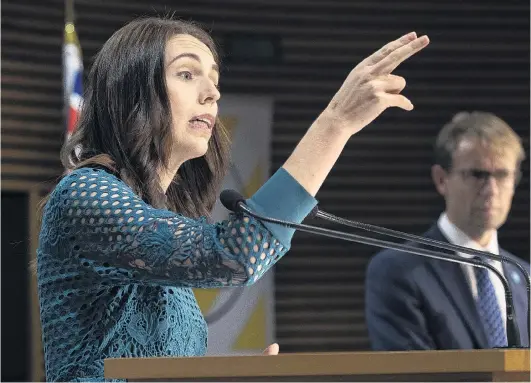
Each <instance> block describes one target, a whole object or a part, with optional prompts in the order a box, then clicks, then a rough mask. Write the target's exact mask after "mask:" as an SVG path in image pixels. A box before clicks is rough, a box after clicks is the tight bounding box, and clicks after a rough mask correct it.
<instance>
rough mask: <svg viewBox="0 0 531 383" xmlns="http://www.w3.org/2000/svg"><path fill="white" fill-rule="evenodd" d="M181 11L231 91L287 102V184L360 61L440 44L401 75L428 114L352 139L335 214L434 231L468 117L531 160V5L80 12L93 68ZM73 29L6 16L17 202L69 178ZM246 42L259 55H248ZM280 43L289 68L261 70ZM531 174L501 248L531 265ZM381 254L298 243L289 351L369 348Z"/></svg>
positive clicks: (85, 5) (282, 297) (36, 6)
mask: <svg viewBox="0 0 531 383" xmlns="http://www.w3.org/2000/svg"><path fill="white" fill-rule="evenodd" d="M168 11H175V14H176V15H179V16H181V17H182V18H184V19H194V20H196V21H199V22H201V23H203V25H204V26H205V27H207V28H208V29H210V30H212V32H213V35H214V36H215V38H216V39H217V41H218V42H219V43H220V44H221V45H222V52H223V54H224V55H226V56H227V59H226V66H225V69H224V71H223V77H222V82H221V85H222V91H223V92H229V93H230V92H237V93H246V92H247V93H250V94H268V95H272V96H274V98H275V115H274V127H273V144H272V153H273V158H272V161H273V167H272V168H273V170H276V169H277V168H278V167H279V166H281V165H282V163H283V161H284V160H285V159H286V158H287V156H288V155H289V154H290V152H291V151H292V150H293V148H294V147H295V145H296V143H297V141H298V140H299V139H300V138H301V136H302V135H303V134H304V132H305V130H306V129H307V127H308V126H309V124H311V122H312V120H313V119H314V118H315V117H316V116H317V115H318V113H319V112H320V111H321V110H322V109H323V108H324V107H325V106H326V104H327V102H328V101H329V100H330V98H331V97H332V95H333V94H334V92H335V91H336V90H337V89H338V87H339V86H340V85H341V83H342V81H343V80H344V78H345V77H346V75H347V74H348V72H349V71H350V69H351V68H352V67H353V66H354V65H355V64H356V63H358V62H359V61H360V60H362V59H363V58H364V57H365V56H367V55H368V54H370V53H371V52H372V51H374V50H375V49H377V48H379V47H380V46H381V45H383V44H384V43H386V42H387V41H389V40H391V39H393V38H395V37H397V36H399V35H401V34H403V33H405V32H408V31H410V30H415V31H417V33H419V34H421V33H427V34H429V36H430V38H431V40H432V44H431V46H430V47H429V48H428V49H427V50H426V51H425V52H422V54H420V55H418V56H417V57H415V58H413V59H411V60H410V61H408V62H406V63H405V64H404V65H402V66H401V67H400V68H399V69H398V70H397V73H398V74H400V75H403V76H405V77H406V79H407V80H408V86H407V88H406V91H405V93H406V94H407V95H408V97H410V99H411V100H412V101H413V103H414V104H415V107H416V108H415V111H413V112H410V113H406V112H403V111H399V110H390V111H386V112H385V113H384V115H383V116H382V117H381V118H379V119H378V120H377V121H376V122H375V123H374V124H372V125H371V126H370V127H368V128H367V129H365V130H364V131H363V132H361V133H360V134H359V135H357V136H356V137H355V138H353V139H352V140H351V142H350V143H349V144H348V146H347V147H346V149H345V151H344V154H343V156H342V157H341V159H340V160H339V162H338V163H337V165H336V167H335V168H334V170H333V171H332V173H331V174H330V177H329V178H328V180H327V182H326V183H325V185H324V187H323V188H322V190H321V191H320V193H319V194H318V199H319V201H320V205H321V207H322V208H323V209H324V210H326V211H329V212H331V213H335V214H338V215H341V216H344V217H347V218H352V219H357V220H362V221H365V222H368V223H373V224H379V225H384V226H386V227H390V228H394V229H398V230H403V231H408V232H412V233H422V232H423V231H424V230H425V229H427V227H429V226H430V225H431V224H432V223H433V222H434V221H435V220H436V219H437V217H438V214H439V213H440V211H441V209H442V208H443V202H442V201H441V199H440V198H439V196H438V195H437V194H436V192H435V190H434V187H433V185H432V182H431V179H430V173H429V169H430V165H431V161H432V145H433V142H434V138H435V135H436V134H437V132H438V130H439V129H440V127H441V126H442V125H443V124H444V123H445V122H446V121H448V120H449V119H450V118H451V116H452V115H453V114H454V113H456V112H458V111H460V110H486V111H491V112H494V113H496V114H498V115H500V116H501V117H502V118H504V119H505V120H506V121H507V122H508V123H509V124H510V125H511V126H512V127H513V128H514V129H515V130H516V131H517V132H518V133H519V134H520V135H521V136H522V138H523V140H524V144H525V149H526V152H527V153H529V53H530V52H529V2H528V1H504V2H501V1H493V0H482V1H459V0H450V1H445V2H439V1H435V0H424V1H419V0H405V1H401V2H396V1H391V0H374V1H368V0H360V1H339V0H330V1H324V0H322V1H321V0H320V1H302V0H282V1H281V0H253V1H244V0H224V1H222V2H219V1H213V0H194V1H191V0H182V1H160V0H159V1H149V2H148V1H145V0H136V1H125V0H122V1H120V0H107V1H89V0H84V1H76V14H77V22H76V25H77V29H78V34H79V38H80V41H81V45H82V49H83V57H84V61H85V67H86V68H88V67H89V66H90V63H91V59H92V57H93V56H94V54H95V53H96V51H97V50H98V49H99V47H101V45H102V44H103V42H104V41H105V40H106V39H107V38H108V37H109V36H110V35H111V33H112V32H113V31H115V30H116V29H117V28H119V27H120V26H121V25H123V24H124V23H126V22H127V21H128V20H130V19H131V18H133V17H136V16H140V15H146V14H155V13H156V14H163V13H165V12H168ZM63 20H64V4H63V1H58V0H52V1H47V2H41V1H36V0H34V1H29V0H17V1H15V0H10V1H4V2H3V23H2V36H1V39H2V96H1V97H2V162H3V164H2V187H3V188H11V189H13V188H15V189H27V188H33V187H35V186H37V187H39V186H40V187H45V186H46V185H47V183H48V182H52V183H53V181H54V179H55V177H57V176H58V175H59V174H60V172H61V167H60V164H59V162H58V156H57V155H58V151H59V148H60V145H61V143H62V140H63V131H64V129H63V122H62V114H61V110H62V105H63V100H62V93H61V45H62V29H63ZM242 38H244V39H250V40H251V41H255V42H256V43H255V44H251V45H249V46H245V45H244V46H243V48H242V47H241V46H239V45H238V42H239V41H241V39H242ZM258 41H260V42H265V43H264V44H265V45H259V44H258V43H257V42H258ZM268 44H269V47H270V48H271V50H272V51H273V52H275V53H276V55H275V56H274V57H272V58H270V59H266V58H263V59H254V60H253V59H252V58H250V57H247V55H248V54H249V52H250V51H251V50H254V51H255V53H256V54H257V55H260V54H265V53H267V51H268V50H267V47H268ZM264 46H265V47H266V48H264ZM231 54H232V55H234V56H233V58H232V59H230V55H231ZM523 170H524V175H525V176H524V178H523V181H522V183H521V184H520V185H519V187H518V190H517V192H516V194H515V197H514V203H513V209H512V212H511V214H510V217H509V220H508V222H507V224H506V225H505V226H503V228H502V229H501V230H500V242H501V244H502V246H504V247H505V248H506V249H507V250H509V251H511V252H513V253H515V254H517V255H519V256H520V257H522V258H524V259H527V260H529V177H528V175H529V160H526V161H525V163H524V169H523ZM376 250H377V249H375V248H371V247H368V246H364V245H357V244H348V243H342V242H338V241H335V240H328V239H322V238H316V237H312V236H310V235H307V234H303V233H298V234H296V237H295V239H294V242H293V250H292V251H291V252H290V254H289V256H287V257H286V258H285V259H283V260H282V262H280V264H278V266H277V267H276V310H277V314H276V320H277V338H278V341H279V342H280V344H281V351H283V352H294V351H333V350H334V351H337V350H360V349H367V348H368V346H369V344H368V340H367V334H366V327H365V323H364V318H363V307H364V298H363V295H364V294H363V292H364V287H363V280H364V273H365V267H366V265H367V261H368V259H369V258H370V256H371V255H372V254H374V252H375V251H376Z"/></svg>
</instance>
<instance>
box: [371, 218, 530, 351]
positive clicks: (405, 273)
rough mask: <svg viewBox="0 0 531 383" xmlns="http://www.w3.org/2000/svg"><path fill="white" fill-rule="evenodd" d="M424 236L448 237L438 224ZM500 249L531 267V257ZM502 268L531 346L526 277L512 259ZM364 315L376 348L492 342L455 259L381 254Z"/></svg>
mask: <svg viewBox="0 0 531 383" xmlns="http://www.w3.org/2000/svg"><path fill="white" fill-rule="evenodd" d="M423 236H424V237H426V238H431V239H435V240H437V241H444V242H448V240H447V239H446V238H445V237H444V236H443V234H442V233H441V231H440V230H439V228H438V227H437V225H434V226H432V227H431V229H430V230H428V231H427V232H426V233H424V235H423ZM408 245H413V246H417V247H419V245H415V244H412V243H408ZM420 246H422V247H424V246H423V245H420ZM428 248H429V247H428ZM500 255H504V256H506V257H508V258H512V259H514V260H515V261H519V262H520V263H521V264H522V265H523V266H524V267H525V268H526V269H527V270H528V271H529V264H528V263H526V262H524V261H522V260H521V259H519V258H517V257H515V256H514V255H512V254H510V253H508V252H507V251H504V250H502V249H500ZM503 271H504V275H505V277H506V279H507V280H508V282H509V285H510V287H511V291H512V294H513V301H514V306H515V311H516V319H517V323H518V327H519V330H520V338H521V339H522V344H523V345H525V346H529V335H528V332H527V305H528V299H527V297H528V294H527V291H526V285H525V281H524V277H523V276H522V275H521V274H520V271H519V269H518V268H516V267H514V266H513V265H509V264H507V263H503ZM365 319H366V323H367V327H368V331H369V338H370V342H371V345H372V348H373V349H374V350H429V349H438V350H444V349H479V348H487V347H488V345H487V338H486V335H485V333H484V330H483V326H482V325H481V321H480V318H479V314H478V312H477V309H476V305H475V302H474V298H473V296H472V292H471V290H470V287H469V284H468V281H467V279H466V276H465V273H464V271H463V269H462V267H461V265H459V264H457V263H453V262H445V261H441V260H437V259H432V258H426V257H422V256H418V255H413V254H407V253H403V252H400V251H395V250H385V251H382V252H380V253H378V254H376V255H375V256H374V257H373V259H372V260H371V261H370V263H369V266H368V269H367V274H366V281H365Z"/></svg>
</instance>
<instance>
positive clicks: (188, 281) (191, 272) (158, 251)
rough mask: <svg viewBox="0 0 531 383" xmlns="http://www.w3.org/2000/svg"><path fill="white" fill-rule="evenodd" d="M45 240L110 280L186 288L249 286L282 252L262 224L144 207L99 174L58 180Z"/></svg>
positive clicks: (114, 181) (90, 172) (82, 172)
mask: <svg viewBox="0 0 531 383" xmlns="http://www.w3.org/2000/svg"><path fill="white" fill-rule="evenodd" d="M43 233H44V238H46V239H47V242H48V244H49V246H52V248H53V249H61V250H60V251H55V252H56V253H59V254H60V256H62V257H64V258H68V259H69V260H70V261H71V262H75V263H77V264H78V265H81V266H82V267H83V268H86V271H87V272H88V273H95V274H97V275H96V277H99V278H101V279H103V280H107V281H109V282H107V283H110V281H111V280H112V281H113V283H120V282H122V283H131V282H135V283H153V282H156V283H159V284H166V285H172V286H185V287H223V286H241V285H248V284H251V283H254V282H255V281H256V280H257V279H259V278H260V277H261V276H262V275H263V274H264V273H265V272H266V271H267V270H268V269H269V268H270V267H271V266H272V265H273V264H274V263H275V262H276V261H277V260H278V259H279V258H280V257H281V256H282V255H284V254H285V252H286V251H287V248H286V247H285V246H283V245H282V244H281V243H280V242H279V241H278V240H277V239H275V238H274V237H273V235H272V234H271V232H270V231H269V230H267V229H266V228H265V226H263V225H262V224H261V223H259V222H258V221H256V220H254V219H253V218H250V217H247V216H234V215H233V216H231V218H230V219H228V220H226V221H223V222H221V223H218V224H214V225H212V224H208V223H206V221H205V220H204V219H200V220H194V219H190V218H187V217H184V216H182V215H178V214H174V213H172V212H169V211H167V210H161V209H155V208H153V207H151V206H149V205H148V204H146V203H145V202H143V201H142V200H141V199H140V198H139V197H138V196H137V195H136V194H134V193H133V192H132V190H131V189H130V188H129V187H127V186H126V185H125V184H124V183H123V182H122V181H120V180H119V179H117V178H115V177H114V176H112V175H110V174H108V173H106V172H104V171H102V170H93V169H81V170H77V171H75V172H73V173H71V174H70V175H68V176H67V177H65V178H64V179H63V180H62V181H61V183H60V184H59V186H58V187H57V189H56V190H55V192H54V193H53V194H52V197H51V199H50V201H49V202H48V205H47V207H46V210H45V215H44V220H43Z"/></svg>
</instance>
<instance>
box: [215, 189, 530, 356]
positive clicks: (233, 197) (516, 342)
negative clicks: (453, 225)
mask: <svg viewBox="0 0 531 383" xmlns="http://www.w3.org/2000/svg"><path fill="white" fill-rule="evenodd" d="M220 201H221V203H222V204H223V206H225V208H227V209H228V210H231V211H233V212H235V213H240V214H241V213H245V214H248V215H250V216H252V217H254V218H256V219H258V220H261V221H264V222H269V223H274V224H278V225H281V226H285V227H288V228H292V229H296V230H299V231H303V232H308V233H312V234H317V235H323V236H326V237H331V238H337V239H342V240H345V241H350V242H357V243H362V244H365V245H371V246H377V247H382V248H386V249H393V250H399V251H403V252H406V253H411V254H416V255H421V256H425V257H428V258H434V259H439V260H445V261H449V262H454V263H459V264H467V265H473V266H475V267H481V268H485V269H489V270H490V271H492V272H493V273H494V274H496V275H497V276H498V278H499V279H500V281H501V283H502V284H503V287H504V290H505V300H506V318H507V328H506V335H507V344H508V347H509V348H521V345H520V336H519V330H518V325H517V323H516V321H515V316H514V306H513V299H512V293H511V290H510V289H509V283H508V282H507V279H506V278H505V277H504V276H503V274H501V273H500V272H499V271H498V270H497V269H496V268H495V267H493V266H492V265H490V264H488V263H485V262H482V261H478V260H476V259H464V258H461V257H457V256H455V255H451V254H447V253H442V252H437V251H432V250H426V249H420V248H415V247H412V246H408V245H404V244H398V243H394V242H389V241H384V240H379V239H374V238H370V237H364V236H361V235H356V234H351V233H344V232H341V231H336V230H330V229H325V228H321V227H318V226H311V225H306V224H298V223H294V222H288V221H284V220H280V219H276V218H271V217H265V216H263V215H261V214H258V213H255V212H253V211H252V210H251V209H250V208H249V207H247V205H246V203H245V198H244V197H243V196H242V195H241V194H240V193H238V192H237V191H235V190H224V191H223V192H222V193H221V195H220Z"/></svg>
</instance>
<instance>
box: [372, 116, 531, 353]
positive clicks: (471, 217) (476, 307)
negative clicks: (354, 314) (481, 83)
mask: <svg viewBox="0 0 531 383" xmlns="http://www.w3.org/2000/svg"><path fill="white" fill-rule="evenodd" d="M524 158H525V153H524V150H523V147H522V144H521V141H520V138H519V137H518V136H517V135H516V133H515V132H514V131H513V130H512V129H511V128H510V127H509V125H507V123H505V122H504V121H503V120H501V119H500V118H498V117H496V116H495V115H493V114H490V113H485V112H472V113H468V112H461V113H458V114H457V115H456V116H455V117H454V118H453V119H452V121H451V122H449V123H448V124H447V125H445V126H444V127H443V129H442V130H441V131H440V133H439V135H438V137H437V140H436V145H435V164H434V165H433V167H432V178H433V182H434V184H435V187H436V189H437V191H438V192H439V193H440V194H441V195H442V196H443V198H444V200H445V203H446V209H445V211H444V212H443V213H442V214H441V215H440V217H439V219H438V221H437V222H436V223H435V224H434V225H433V226H432V227H431V228H430V229H429V230H428V231H427V232H426V233H424V234H423V236H424V237H425V238H430V239H434V240H437V241H444V242H450V243H452V244H455V245H459V246H464V247H468V248H472V249H476V250H482V251H488V252H491V253H494V254H499V255H504V256H506V257H508V258H511V259H514V260H515V261H518V262H520V263H521V264H522V265H523V266H524V267H525V268H526V269H527V270H529V264H528V263H526V262H524V261H522V260H521V259H519V258H517V257H515V256H514V255H512V254H510V253H508V252H507V251H505V250H503V249H502V248H501V247H500V245H499V244H498V235H497V230H498V228H500V227H501V226H502V225H503V224H504V223H505V221H506V219H507V215H508V213H509V210H510V208H511V203H512V199H513V195H514V190H515V187H516V186H517V184H518V181H519V179H520V164H521V162H522V160H523V159H524ZM416 246H419V245H416ZM457 254H458V255H459V256H461V257H474V256H473V255H469V254H463V253H457ZM483 260H484V261H486V262H489V263H491V264H492V265H493V266H495V267H496V268H497V269H498V270H499V271H500V272H502V273H503V275H504V276H505V277H506V279H507V280H508V282H509V285H510V288H511V291H512V294H513V301H514V305H515V311H516V321H517V323H518V327H519V330H520V338H521V340H522V344H523V345H525V346H529V334H528V332H527V305H528V295H527V291H526V284H525V280H524V277H523V276H522V275H521V274H520V271H519V270H518V269H517V268H516V267H514V266H513V265H510V264H506V263H502V264H500V262H496V261H491V260H487V259H483ZM365 290H366V297H365V298H366V299H365V304H366V323H367V326H368V330H369V338H370V342H371V345H372V348H373V349H374V350H428V349H439V350H443V349H478V348H493V347H503V346H507V339H506V332H505V329H506V316H505V308H506V306H505V305H506V302H505V295H504V289H503V285H502V284H501V282H500V281H499V279H498V278H497V276H496V275H495V274H494V273H493V272H489V271H488V270H486V269H482V268H478V267H472V266H468V265H461V264H457V263H453V262H446V261H440V260H436V259H431V258H426V257H421V256H418V255H413V254H407V253H403V252H400V251H395V250H385V251H381V252H379V253H378V254H376V255H375V256H374V257H373V259H372V260H371V261H370V263H369V266H368V270H367V274H366V289H365Z"/></svg>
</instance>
